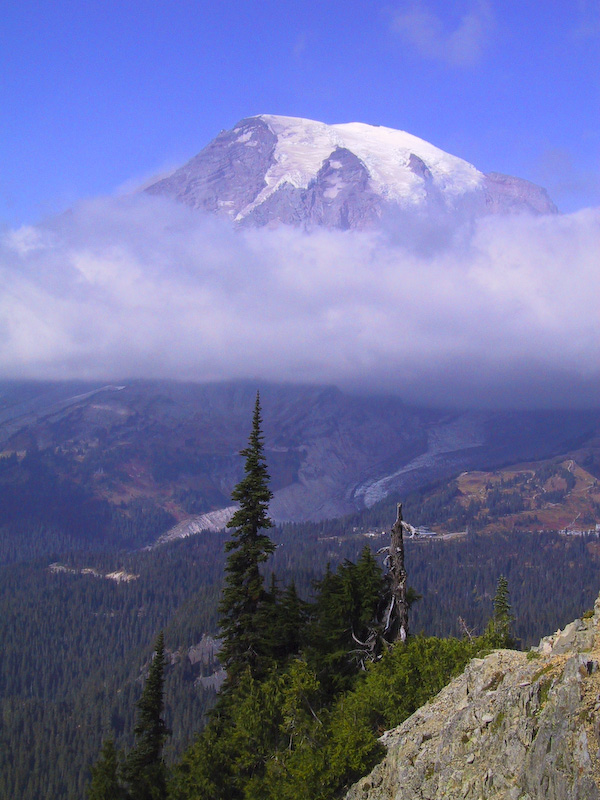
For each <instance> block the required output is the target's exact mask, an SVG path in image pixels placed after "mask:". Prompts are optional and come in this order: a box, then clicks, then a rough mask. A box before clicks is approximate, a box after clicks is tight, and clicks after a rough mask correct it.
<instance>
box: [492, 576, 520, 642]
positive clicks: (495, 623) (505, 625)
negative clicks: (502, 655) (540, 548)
mask: <svg viewBox="0 0 600 800" xmlns="http://www.w3.org/2000/svg"><path fill="white" fill-rule="evenodd" d="M513 620H514V617H513V615H512V612H511V607H510V603H509V600H508V581H507V580H506V578H505V577H504V575H501V576H500V577H499V578H498V584H497V586H496V594H495V596H494V615H493V617H492V619H491V620H490V621H489V623H488V626H487V630H486V632H485V638H486V640H487V642H488V643H489V644H490V645H491V646H492V647H509V648H511V647H516V644H517V642H516V640H515V639H514V638H513V636H512V634H511V630H510V628H511V625H512V622H513Z"/></svg>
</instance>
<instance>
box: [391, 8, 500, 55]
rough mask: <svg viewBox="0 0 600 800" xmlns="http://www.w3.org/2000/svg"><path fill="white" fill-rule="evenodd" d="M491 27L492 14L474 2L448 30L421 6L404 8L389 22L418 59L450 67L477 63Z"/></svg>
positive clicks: (429, 11)
mask: <svg viewBox="0 0 600 800" xmlns="http://www.w3.org/2000/svg"><path fill="white" fill-rule="evenodd" d="M493 28H494V14H493V11H492V6H491V4H490V3H489V2H488V1H487V0H475V2H473V3H472V5H471V8H470V9H469V10H468V11H467V12H466V13H465V14H463V15H462V16H461V17H460V20H459V21H458V24H457V25H456V26H455V27H452V28H451V27H449V26H448V25H446V24H445V22H444V20H443V19H442V17H441V16H440V15H438V14H436V13H435V12H434V11H433V10H432V9H431V8H429V7H427V6H426V5H424V4H421V3H418V4H417V3H413V4H411V5H409V6H405V8H404V9H403V10H402V11H399V12H398V13H397V14H396V15H395V16H394V20H393V29H394V30H395V31H396V32H397V33H398V34H399V35H400V37H401V38H402V39H403V40H404V41H405V42H407V43H408V44H410V45H412V46H413V47H414V48H416V50H417V51H418V52H419V53H420V54H421V55H422V56H424V57H425V58H429V59H432V60H436V61H442V62H444V63H446V64H449V65H451V66H454V67H471V66H474V65H476V64H478V63H479V62H480V61H481V59H482V57H483V55H484V52H485V50H486V48H487V46H488V42H489V39H490V35H491V32H492V30H493Z"/></svg>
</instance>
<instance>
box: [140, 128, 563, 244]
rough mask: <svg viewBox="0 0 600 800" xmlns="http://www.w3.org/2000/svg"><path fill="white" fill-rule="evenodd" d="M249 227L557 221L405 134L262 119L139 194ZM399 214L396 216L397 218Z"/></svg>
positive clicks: (543, 196)
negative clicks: (517, 218)
mask: <svg viewBox="0 0 600 800" xmlns="http://www.w3.org/2000/svg"><path fill="white" fill-rule="evenodd" d="M145 191H146V192H148V193H150V194H154V195H164V196H167V197H171V198H173V199H175V200H178V201H179V202H182V203H185V204H186V205H188V206H191V207H192V208H197V209H202V210H203V211H208V212H210V213H214V214H218V215H220V216H224V217H227V218H229V219H231V220H234V221H235V222H236V223H238V224H241V225H248V226H263V225H274V224H277V223H284V224H288V225H296V226H303V227H306V228H312V227H316V226H323V227H326V228H337V229H342V230H347V229H364V228H371V227H374V226H376V225H378V224H380V222H381V221H382V219H384V218H385V217H386V216H387V215H392V217H393V219H394V221H395V223H397V224H401V223H402V221H403V218H404V219H405V221H409V220H410V218H411V215H412V214H415V213H417V214H421V215H424V216H426V217H428V218H430V217H432V216H441V217H444V216H447V215H454V216H456V215H461V216H465V217H466V218H469V219H471V218H475V217H478V216H483V215H485V214H497V213H514V212H528V213H533V214H551V213H556V207H555V206H554V204H553V203H552V201H551V200H550V198H549V197H548V195H547V193H546V191H545V190H544V189H542V188H540V187H539V186H536V185H534V184H532V183H529V182H528V181H526V180H523V179H521V178H514V177H510V176H507V175H501V174H499V173H495V172H493V173H489V174H487V175H486V174H484V173H482V172H480V171H479V170H478V169H476V168H475V167H474V166H473V165H472V164H469V163H468V162H466V161H464V160H463V159H460V158H457V157H456V156H452V155H450V154H448V153H445V152H444V151H443V150H440V149H439V148H437V147H434V146H433V145H431V144H429V143H428V142H425V141H423V140H422V139H419V138H418V137H416V136H412V135H411V134H409V133H406V132H404V131H397V130H393V129H391V128H384V127H379V126H373V125H366V124H363V123H348V124H342V125H326V124H324V123H322V122H315V121H313V120H307V119H298V118H295V117H281V116H274V115H261V116H257V117H249V118H247V119H243V120H241V121H240V122H238V123H237V125H235V126H234V128H232V129H231V130H230V131H222V132H221V133H220V134H219V135H218V136H217V137H216V139H214V140H213V141H212V142H210V144H208V145H207V146H206V147H205V148H204V149H203V150H202V151H201V152H200V153H199V154H198V155H197V156H195V157H194V158H192V159H191V160H190V161H189V162H188V163H187V164H185V165H184V166H182V167H181V168H180V169H177V170H176V171H175V172H173V173H172V174H171V175H169V176H168V177H166V178H163V179H162V180H159V181H157V182H156V183H154V184H152V185H151V186H149V187H147V188H146V189H145ZM398 214H399V215H400V216H399V217H398Z"/></svg>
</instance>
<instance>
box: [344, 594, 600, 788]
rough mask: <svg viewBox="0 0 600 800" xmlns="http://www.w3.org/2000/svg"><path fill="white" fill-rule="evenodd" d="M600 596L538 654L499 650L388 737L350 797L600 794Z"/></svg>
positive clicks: (473, 664)
mask: <svg viewBox="0 0 600 800" xmlns="http://www.w3.org/2000/svg"><path fill="white" fill-rule="evenodd" d="M599 625H600V598H599V599H598V600H597V601H596V604H595V607H594V611H593V613H592V612H589V613H586V614H585V615H584V618H583V619H578V620H575V621H574V622H572V623H570V624H569V625H567V626H566V627H565V628H564V630H559V631H557V633H555V634H554V635H553V636H549V637H546V638H545V639H542V641H541V642H540V645H539V647H537V648H533V649H532V651H531V653H519V652H515V651H511V650H497V651H495V652H493V653H491V654H490V655H488V656H487V657H486V658H483V659H482V658H475V659H473V660H472V661H471V662H470V664H469V665H468V666H467V668H466V670H465V671H464V673H463V674H462V675H461V676H460V677H458V678H456V679H455V680H454V681H452V683H450V684H449V685H448V686H447V687H446V688H445V689H443V690H442V691H441V692H440V694H439V695H438V696H437V697H435V698H434V699H433V700H431V701H430V702H429V703H428V704H427V705H425V706H423V707H422V708H420V709H419V710H418V711H417V712H415V713H414V714H413V715H412V716H411V717H409V718H408V719H407V720H406V721H405V722H404V723H403V724H402V725H400V726H399V727H398V728H395V729H394V730H392V731H388V732H387V733H385V734H384V735H383V736H382V739H381V740H382V742H383V743H384V744H385V746H386V747H387V749H388V753H387V756H386V758H385V759H384V761H383V762H382V763H381V764H379V765H378V766H377V767H375V769H374V770H373V772H372V773H371V774H370V775H368V776H367V777H366V778H363V779H362V780H360V781H359V782H358V783H357V784H355V785H354V786H353V787H352V788H351V789H350V791H349V792H348V794H347V795H346V800H388V798H395V800H425V798H427V800H438V798H439V800H442V798H459V797H460V798H464V800H479V798H483V797H486V798H495V800H518V798H523V800H525V798H527V800H550V798H551V799H552V800H597V799H598V798H600V777H599V776H600V771H599V766H600V761H599V752H598V742H599V728H598V691H599V689H600V671H599V670H600V640H599V637H598V630H599Z"/></svg>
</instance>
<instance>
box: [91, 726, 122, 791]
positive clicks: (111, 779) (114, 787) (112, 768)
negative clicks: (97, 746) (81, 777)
mask: <svg viewBox="0 0 600 800" xmlns="http://www.w3.org/2000/svg"><path fill="white" fill-rule="evenodd" d="M119 767H120V765H119V758H118V755H117V751H116V749H115V743H114V742H113V740H112V739H106V741H105V742H104V744H103V745H102V750H101V752H100V757H99V758H98V761H96V763H95V765H94V766H93V767H92V782H91V783H90V786H89V789H88V800H120V799H121V798H123V800H124V798H125V797H126V794H125V790H124V789H123V787H122V785H121V782H120V781H119Z"/></svg>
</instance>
